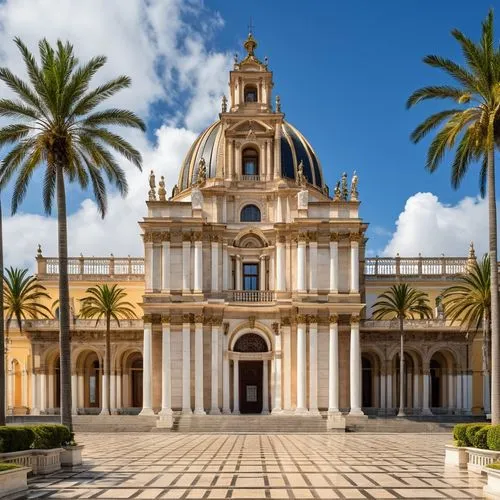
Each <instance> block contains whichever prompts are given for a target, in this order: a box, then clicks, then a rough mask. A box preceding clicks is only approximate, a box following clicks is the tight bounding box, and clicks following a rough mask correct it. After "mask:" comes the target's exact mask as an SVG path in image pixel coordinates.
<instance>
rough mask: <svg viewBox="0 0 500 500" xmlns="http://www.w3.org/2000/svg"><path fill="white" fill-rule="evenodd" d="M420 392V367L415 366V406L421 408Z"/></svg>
mask: <svg viewBox="0 0 500 500" xmlns="http://www.w3.org/2000/svg"><path fill="white" fill-rule="evenodd" d="M419 393H420V376H419V373H418V369H417V368H415V370H414V372H413V408H414V409H417V408H420V403H419Z"/></svg>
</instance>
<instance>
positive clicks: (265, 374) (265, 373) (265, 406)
mask: <svg viewBox="0 0 500 500" xmlns="http://www.w3.org/2000/svg"><path fill="white" fill-rule="evenodd" d="M262 364H263V367H262V414H263V415H269V361H268V360H267V359H265V360H264V361H262Z"/></svg>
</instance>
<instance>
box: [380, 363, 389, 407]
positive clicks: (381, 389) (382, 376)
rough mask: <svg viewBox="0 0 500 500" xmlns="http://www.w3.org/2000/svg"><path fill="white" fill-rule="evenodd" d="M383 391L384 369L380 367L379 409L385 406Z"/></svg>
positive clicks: (384, 388)
mask: <svg viewBox="0 0 500 500" xmlns="http://www.w3.org/2000/svg"><path fill="white" fill-rule="evenodd" d="M385 393H386V381H385V370H384V368H383V367H382V368H381V369H380V410H385V409H386V408H387V399H386V397H385Z"/></svg>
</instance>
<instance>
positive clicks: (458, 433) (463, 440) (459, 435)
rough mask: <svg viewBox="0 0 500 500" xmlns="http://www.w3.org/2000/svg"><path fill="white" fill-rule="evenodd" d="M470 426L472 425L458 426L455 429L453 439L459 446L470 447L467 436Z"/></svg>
mask: <svg viewBox="0 0 500 500" xmlns="http://www.w3.org/2000/svg"><path fill="white" fill-rule="evenodd" d="M469 425H470V424H457V425H455V427H453V438H454V439H455V441H456V442H457V446H470V444H467V436H466V434H465V432H466V430H467V427H468V426H469Z"/></svg>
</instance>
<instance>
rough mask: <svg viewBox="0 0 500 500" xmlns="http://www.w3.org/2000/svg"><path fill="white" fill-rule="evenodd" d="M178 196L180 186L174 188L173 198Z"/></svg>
mask: <svg viewBox="0 0 500 500" xmlns="http://www.w3.org/2000/svg"><path fill="white" fill-rule="evenodd" d="M178 194H179V186H178V185H177V184H176V185H175V186H174V187H173V188H172V198H175V197H176V196H177V195H178Z"/></svg>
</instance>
